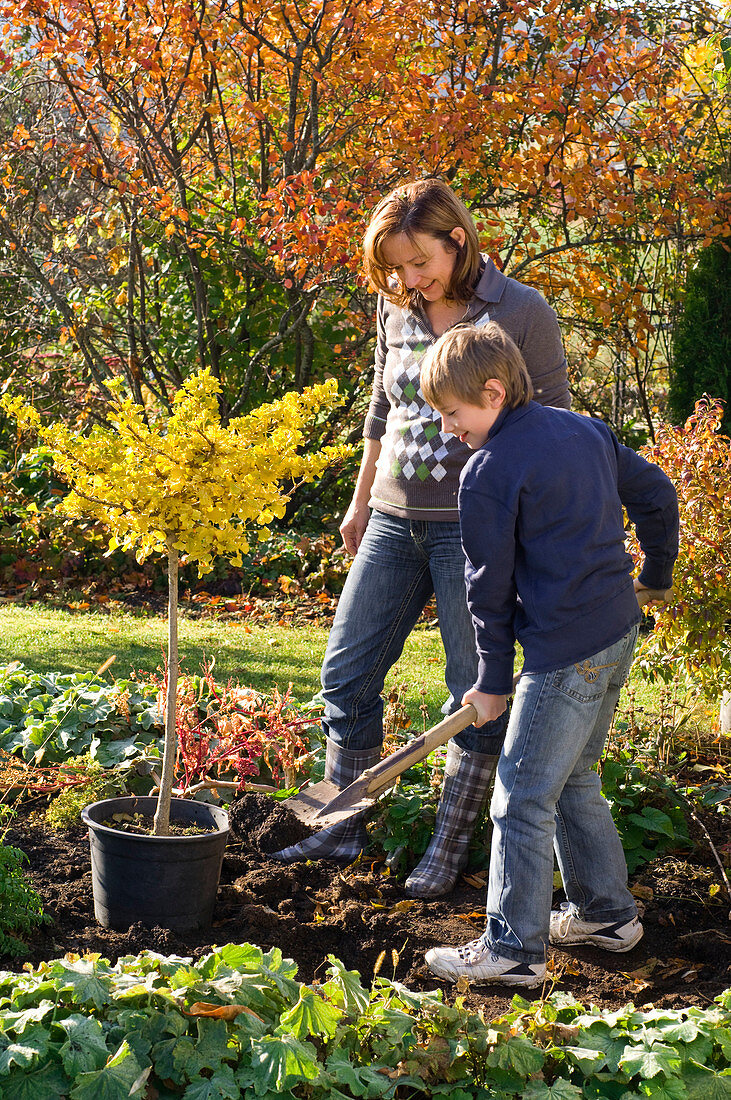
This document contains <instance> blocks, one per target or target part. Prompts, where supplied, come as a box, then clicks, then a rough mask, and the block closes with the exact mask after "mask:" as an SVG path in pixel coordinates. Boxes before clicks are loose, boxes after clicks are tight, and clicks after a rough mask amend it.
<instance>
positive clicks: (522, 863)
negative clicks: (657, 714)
mask: <svg viewBox="0 0 731 1100" xmlns="http://www.w3.org/2000/svg"><path fill="white" fill-rule="evenodd" d="M637 632H638V627H636V626H635V627H633V628H632V629H631V630H630V632H629V633H628V634H627V635H625V637H624V638H621V639H620V641H618V642H615V643H614V645H611V646H609V647H608V648H607V649H604V650H602V651H601V652H600V653H596V654H594V655H593V656H591V657H588V659H587V660H585V661H579V662H577V664H575V665H569V667H568V668H561V669H557V670H556V671H555V672H546V673H543V674H541V675H535V676H526V677H524V678H523V677H522V678H521V679H520V681H519V682H518V688H517V691H516V696H515V702H514V704H513V711H512V714H511V717H510V722H509V723H508V731H507V734H506V738H505V747H504V749H503V753H502V755H501V757H500V762H499V764H498V768H497V775H496V778H495V789H494V793H493V798H492V804H491V807H490V814H491V817H492V821H493V826H494V828H493V835H492V847H491V851H490V878H489V885H488V891H487V927H486V932H485V940H486V942H487V944H488V946H489V947H491V948H492V949H493V950H494V951H496V952H497V954H498V955H502V956H503V957H505V958H508V959H514V960H515V961H516V962H528V963H536V962H542V961H543V960H544V958H545V949H546V945H547V944H548V931H549V920H550V913H551V899H552V894H553V848H554V845H555V850H556V855H557V857H558V865H559V868H560V871H561V876H562V878H563V883H564V889H565V891H566V897H567V898H568V900H569V901H570V902H573V903H574V904H575V905H576V906H577V908H578V910H579V915H580V916H581V918H582V919H584V920H587V921H602V922H606V923H612V922H614V921H623V920H631V919H632V918H633V917H634V916H635V915H636V913H637V907H636V905H635V902H634V898H633V897H632V895H631V894H630V892H629V890H628V889H627V865H626V862H625V858H624V852H623V851H622V845H621V843H620V840H619V836H618V834H617V830H616V828H615V826H614V822H613V821H612V817H611V814H610V812H609V805H608V803H607V802H606V801H605V799H604V798H603V796H602V793H601V780H600V778H599V776H598V774H597V772H596V771H595V770H594V765H595V764H596V762H597V761H598V759H599V757H600V756H601V754H602V751H603V748H604V744H605V741H606V739H607V734H608V733H609V729H610V726H611V724H612V716H613V715H614V710H615V707H616V705H617V701H618V699H619V693H620V689H621V687H622V684H623V683H624V681H625V680H626V678H627V676H628V674H629V670H630V667H631V665H632V657H633V654H634V647H635V642H636V640H637Z"/></svg>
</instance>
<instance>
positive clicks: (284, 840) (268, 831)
mask: <svg viewBox="0 0 731 1100" xmlns="http://www.w3.org/2000/svg"><path fill="white" fill-rule="evenodd" d="M228 819H229V823H230V825H231V828H232V830H233V831H234V833H235V834H236V836H237V837H238V838H239V840H241V841H242V842H243V843H244V844H246V845H248V847H250V848H251V849H252V850H253V851H255V852H259V853H261V854H262V855H265V856H268V855H271V853H272V852H278V851H279V850H280V849H281V848H288V847H289V846H290V845H291V844H299V842H300V841H301V840H305V839H306V838H307V837H308V836H312V833H313V831H314V830H313V829H310V828H309V827H308V826H307V825H305V823H304V822H303V821H300V819H299V818H298V817H297V816H296V815H295V814H293V813H292V812H291V810H288V809H287V806H286V805H285V803H284V802H277V801H275V800H274V799H273V798H269V797H268V796H267V795H265V794H259V793H258V792H256V791H246V792H245V793H244V794H242V795H241V796H240V797H239V798H237V799H236V800H235V801H234V802H232V803H231V805H230V807H229V812H228Z"/></svg>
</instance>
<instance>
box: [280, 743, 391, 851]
mask: <svg viewBox="0 0 731 1100" xmlns="http://www.w3.org/2000/svg"><path fill="white" fill-rule="evenodd" d="M380 758H381V746H380V745H376V746H374V747H373V748H372V749H344V748H342V746H340V745H336V744H335V743H334V741H331V740H330V738H327V744H326V750H325V779H331V780H332V782H333V783H336V784H337V785H338V787H340V789H341V790H344V789H345V787H349V786H350V784H351V783H353V782H355V780H356V779H357V778H358V776H359V775H360V774H361V773H362V772H364V771H365V770H366V768H372V767H373V765H374V764H377V763H378V761H379V760H380ZM363 816H364V815H363V814H362V813H360V814H353V816H352V817H348V818H346V819H345V821H339V822H338V824H337V825H331V826H330V827H329V828H328V829H320V831H319V832H317V833H313V834H312V836H308V837H307V838H306V839H305V840H301V841H300V842H299V844H292V845H290V847H289V848H282V849H281V851H279V852H273V853H272V855H271V856H270V857H269V858H270V859H277V860H279V862H280V863H301V862H302V861H303V860H306V859H332V860H334V861H335V862H336V863H343V864H348V863H352V862H353V860H354V859H357V857H358V856H359V855H360V853H361V852H362V851H363V849H364V848H365V846H366V843H367V841H368V834H367V833H366V829H365V824H364V822H363Z"/></svg>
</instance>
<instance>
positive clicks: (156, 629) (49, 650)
mask: <svg viewBox="0 0 731 1100" xmlns="http://www.w3.org/2000/svg"><path fill="white" fill-rule="evenodd" d="M326 642H327V629H326V628H325V627H317V626H309V625H308V626H298V627H292V626H269V625H266V626H253V625H252V626H250V627H248V624H246V623H245V622H243V621H242V622H237V621H231V620H217V619H189V618H186V617H185V615H182V616H181V618H180V623H179V647H180V655H181V660H182V662H183V668H184V670H185V671H187V672H190V673H194V672H198V671H199V669H200V667H201V664H202V662H203V660H208V661H210V660H211V659H215V676H216V679H217V680H219V682H226V681H228V680H229V679H232V680H236V681H239V682H240V683H241V684H244V685H246V686H247V687H253V688H255V689H257V690H258V691H264V692H268V691H270V690H271V689H272V687H274V686H275V685H276V686H278V687H279V688H280V689H281V690H285V689H286V688H287V685H288V684H289V683H291V684H292V691H293V694H294V696H295V698H296V699H298V700H300V701H301V702H304V701H306V700H308V699H310V698H312V696H313V695H314V694H315V693H316V692H317V691H319V688H320V665H321V663H322V658H323V655H324V652H325V644H326ZM166 645H167V622H166V620H165V619H164V618H163V617H162V616H150V617H147V616H141V615H132V614H127V613H111V614H106V613H99V612H90V611H85V612H72V611H65V610H60V609H57V608H50V607H45V606H44V605H43V604H41V603H33V604H28V605H27V606H20V605H14V604H6V605H5V606H0V666H2V665H6V664H9V663H10V662H11V661H20V662H21V663H22V664H24V665H25V666H26V667H27V668H30V669H32V670H33V671H35V672H89V671H94V670H95V669H97V668H100V667H101V665H103V664H104V662H105V661H106V660H108V658H109V657H111V656H112V655H114V657H115V660H114V663H113V665H112V666H111V668H110V669H109V672H108V673H107V675H108V676H110V677H114V678H116V679H126V678H127V677H128V676H129V673H130V672H133V671H135V672H138V671H141V672H143V673H152V672H154V671H155V670H156V669H158V668H161V667H162V664H163V650H164V648H165V647H166ZM443 668H444V649H443V647H442V641H441V638H440V635H439V631H438V629H436V628H424V629H422V628H421V627H419V628H418V629H416V630H415V631H414V632H413V633H412V635H411V637H410V638H409V639H408V641H407V643H406V648H405V650H404V653H403V656H402V658H401V660H400V661H399V663H398V665H397V666H396V668H395V669H394V670H393V672H392V673H391V675H390V677H389V680H388V686H392V685H394V684H396V683H402V682H404V683H407V684H408V685H409V688H410V691H409V698H408V709H409V712H410V713H411V715H412V719H413V720H414V721H415V720H416V718H417V713H418V707H419V704H420V703H421V692H422V690H423V691H424V692H425V699H426V703H427V706H428V707H429V713H430V716H431V717H432V718H433V719H434V720H435V721H436V720H437V719H438V718H439V708H440V706H441V704H442V703H443V702H444V699H445V697H446V691H445V688H444V681H443V679H442V677H443Z"/></svg>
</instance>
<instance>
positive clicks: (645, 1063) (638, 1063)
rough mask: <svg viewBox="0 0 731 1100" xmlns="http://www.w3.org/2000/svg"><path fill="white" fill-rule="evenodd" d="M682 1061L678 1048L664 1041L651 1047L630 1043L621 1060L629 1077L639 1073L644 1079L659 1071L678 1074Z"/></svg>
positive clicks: (671, 1074) (620, 1063) (669, 1075)
mask: <svg viewBox="0 0 731 1100" xmlns="http://www.w3.org/2000/svg"><path fill="white" fill-rule="evenodd" d="M680 1063H681V1059H680V1055H679V1054H678V1052H677V1050H675V1048H674V1047H671V1046H667V1045H666V1044H664V1043H652V1044H651V1045H650V1046H649V1047H644V1046H634V1045H629V1046H627V1047H626V1048H625V1052H624V1054H623V1055H622V1057H621V1058H620V1060H619V1065H620V1068H621V1069H623V1070H624V1072H625V1073H626V1074H627V1075H628V1076H629V1077H634V1076H635V1074H638V1075H639V1077H640V1078H641V1079H642V1080H643V1081H646V1080H647V1079H648V1078H651V1077H655V1076H657V1074H658V1073H664V1074H665V1075H666V1076H667V1077H672V1076H673V1075H675V1074H677V1071H678V1069H679V1068H680Z"/></svg>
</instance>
